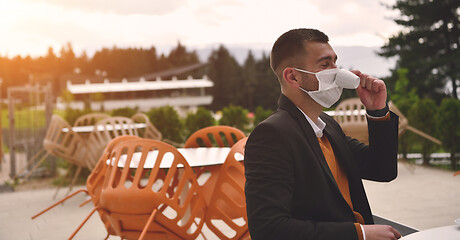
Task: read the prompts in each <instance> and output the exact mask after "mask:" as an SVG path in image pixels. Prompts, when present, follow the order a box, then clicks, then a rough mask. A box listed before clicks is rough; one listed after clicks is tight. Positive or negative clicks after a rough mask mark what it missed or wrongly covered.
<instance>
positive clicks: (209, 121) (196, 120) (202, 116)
mask: <svg viewBox="0 0 460 240" xmlns="http://www.w3.org/2000/svg"><path fill="white" fill-rule="evenodd" d="M215 122H216V121H215V119H214V117H213V116H212V113H211V111H209V110H207V109H205V108H203V107H199V108H198V109H197V110H196V112H195V113H192V112H190V113H188V114H187V117H186V118H185V130H186V131H187V133H186V135H187V136H190V135H191V134H192V133H194V132H195V131H197V130H199V129H202V128H205V127H209V126H213V125H215Z"/></svg>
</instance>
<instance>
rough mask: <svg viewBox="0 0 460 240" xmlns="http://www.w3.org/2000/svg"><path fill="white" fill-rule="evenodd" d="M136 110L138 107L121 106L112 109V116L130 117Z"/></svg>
mask: <svg viewBox="0 0 460 240" xmlns="http://www.w3.org/2000/svg"><path fill="white" fill-rule="evenodd" d="M137 112H138V108H130V107H123V108H117V109H113V110H112V116H122V117H127V118H130V117H132V116H133V115H134V114H136V113H137Z"/></svg>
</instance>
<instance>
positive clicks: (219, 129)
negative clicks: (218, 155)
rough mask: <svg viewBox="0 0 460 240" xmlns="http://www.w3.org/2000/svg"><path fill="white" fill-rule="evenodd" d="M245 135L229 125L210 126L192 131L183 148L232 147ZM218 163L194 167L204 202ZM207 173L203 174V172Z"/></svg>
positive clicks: (212, 184)
mask: <svg viewBox="0 0 460 240" xmlns="http://www.w3.org/2000/svg"><path fill="white" fill-rule="evenodd" d="M244 137H246V135H245V134H244V132H242V131H241V130H239V129H237V128H234V127H230V126H210V127H205V128H202V129H200V130H198V131H196V132H194V133H193V134H192V135H191V136H190V137H189V138H188V139H187V141H186V142H185V145H184V147H185V148H198V147H232V146H233V145H234V144H235V143H236V142H237V141H238V140H240V139H242V138H244ZM220 167H221V166H220V165H216V166H207V167H197V168H194V170H195V174H196V177H197V179H198V181H199V182H200V185H201V186H202V188H203V194H204V195H205V199H206V202H207V203H209V200H210V199H211V195H212V192H213V190H214V185H215V182H216V180H217V175H218V171H219V168H220ZM205 172H206V173H208V174H203V173H205Z"/></svg>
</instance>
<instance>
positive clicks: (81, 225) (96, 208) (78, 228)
mask: <svg viewBox="0 0 460 240" xmlns="http://www.w3.org/2000/svg"><path fill="white" fill-rule="evenodd" d="M98 209H99V207H95V208H94V209H93V210H92V211H91V212H90V213H89V214H88V216H86V218H85V220H83V222H82V223H81V224H80V226H78V227H77V229H76V230H75V232H73V233H72V235H71V236H70V237H69V240H71V239H73V237H75V235H77V233H78V231H80V229H81V228H82V227H83V225H85V223H86V222H87V221H88V219H89V218H90V217H91V216H92V215H93V214H94V212H96V210H98Z"/></svg>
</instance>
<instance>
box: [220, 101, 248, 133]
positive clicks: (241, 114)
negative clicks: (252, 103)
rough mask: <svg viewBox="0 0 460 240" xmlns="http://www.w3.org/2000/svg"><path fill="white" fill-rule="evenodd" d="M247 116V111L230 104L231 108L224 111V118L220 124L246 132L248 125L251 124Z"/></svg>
mask: <svg viewBox="0 0 460 240" xmlns="http://www.w3.org/2000/svg"><path fill="white" fill-rule="evenodd" d="M247 114H248V110H247V109H244V108H243V107H241V106H234V105H232V104H230V106H228V107H224V108H223V109H222V118H221V119H220V121H219V124H220V125H227V126H232V127H236V128H238V129H240V130H242V131H245V130H246V127H247V125H248V124H249V119H248V117H247Z"/></svg>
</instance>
